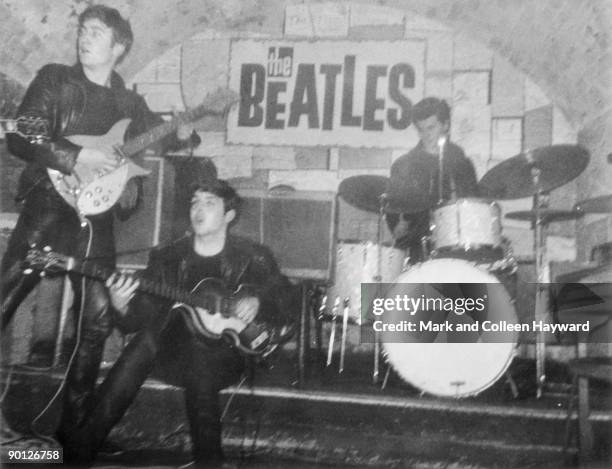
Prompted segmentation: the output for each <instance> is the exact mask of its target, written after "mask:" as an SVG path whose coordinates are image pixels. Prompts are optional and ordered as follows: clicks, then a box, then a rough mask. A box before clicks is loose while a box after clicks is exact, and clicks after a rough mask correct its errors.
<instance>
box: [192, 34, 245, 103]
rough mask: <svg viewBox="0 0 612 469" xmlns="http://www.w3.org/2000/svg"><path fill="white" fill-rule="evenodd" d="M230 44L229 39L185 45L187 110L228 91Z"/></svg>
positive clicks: (200, 39)
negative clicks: (221, 90)
mask: <svg viewBox="0 0 612 469" xmlns="http://www.w3.org/2000/svg"><path fill="white" fill-rule="evenodd" d="M229 44H230V41H229V39H202V38H199V39H191V40H188V41H186V42H185V43H184V44H183V49H182V54H183V58H182V77H181V80H182V81H181V86H182V87H183V94H184V96H185V100H186V101H187V102H186V104H187V107H194V106H197V105H198V104H200V103H201V102H202V100H203V99H204V97H205V96H206V94H207V93H210V92H211V91H214V90H216V89H218V88H225V87H227V78H228V63H229ZM236 91H237V90H236Z"/></svg>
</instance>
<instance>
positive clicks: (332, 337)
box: [325, 297, 340, 366]
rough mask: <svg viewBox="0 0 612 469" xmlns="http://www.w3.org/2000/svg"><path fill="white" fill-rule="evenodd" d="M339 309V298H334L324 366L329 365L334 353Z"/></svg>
mask: <svg viewBox="0 0 612 469" xmlns="http://www.w3.org/2000/svg"><path fill="white" fill-rule="evenodd" d="M339 307H340V298H338V297H336V301H334V307H333V308H332V325H331V332H330V334H329V346H328V347H327V362H326V364H325V366H329V365H331V362H332V354H333V353H334V340H335V339H336V317H337V315H338V308H339Z"/></svg>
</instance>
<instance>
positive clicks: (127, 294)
mask: <svg viewBox="0 0 612 469" xmlns="http://www.w3.org/2000/svg"><path fill="white" fill-rule="evenodd" d="M139 286H140V282H139V281H138V279H136V278H134V277H132V276H131V275H126V274H117V273H114V274H113V275H111V276H110V277H109V278H108V280H107V281H106V287H107V288H108V291H109V295H110V300H111V303H112V305H113V307H114V308H115V309H116V310H117V311H118V312H119V313H120V314H121V315H122V316H125V314H126V313H127V310H128V305H129V303H130V301H131V300H132V298H134V295H135V294H136V290H137V289H138V287H139ZM259 306H260V302H259V298H257V297H256V296H243V297H240V298H239V299H238V300H237V302H236V310H235V313H234V317H236V318H237V319H239V320H240V321H242V322H243V323H244V324H249V323H251V322H253V320H254V319H255V316H257V313H258V312H259Z"/></svg>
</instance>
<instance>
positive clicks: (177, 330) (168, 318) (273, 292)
mask: <svg viewBox="0 0 612 469" xmlns="http://www.w3.org/2000/svg"><path fill="white" fill-rule="evenodd" d="M192 194H193V195H192V198H191V207H190V212H189V216H190V220H191V232H192V233H191V235H189V236H186V237H182V238H180V239H179V240H178V241H176V242H174V243H173V244H170V245H168V246H165V247H162V248H158V249H155V250H154V251H152V253H151V256H150V259H149V265H148V267H147V269H146V270H145V272H144V274H143V278H142V279H141V280H140V281H138V280H135V279H134V278H132V277H127V276H124V275H120V276H116V275H113V276H112V277H110V278H109V279H108V281H107V285H108V287H109V290H110V295H111V301H112V304H113V306H114V308H115V309H116V310H117V312H118V316H120V317H122V325H123V328H124V330H127V331H130V330H134V329H139V332H138V333H137V334H136V335H135V336H134V337H133V338H132V340H131V341H130V342H129V344H128V345H127V347H126V348H125V349H124V351H123V353H122V354H121V356H120V357H119V359H118V360H117V362H116V363H115V365H114V366H113V368H112V369H111V370H110V372H109V374H108V376H107V377H106V379H105V381H104V382H103V384H102V385H101V386H100V389H99V390H98V393H97V396H98V398H97V399H96V405H95V406H94V407H93V408H92V411H91V414H90V415H89V416H88V418H87V419H86V421H85V422H84V425H82V426H81V428H80V432H79V433H78V434H76V435H74V438H73V439H72V440H71V441H68V442H66V443H67V444H65V445H64V457H66V455H67V454H69V455H70V456H72V457H73V459H79V460H80V461H86V460H91V459H92V458H94V457H95V454H96V449H97V448H99V446H100V445H101V444H102V442H103V441H104V439H105V438H106V435H108V433H109V432H110V430H111V428H112V427H113V425H115V424H116V423H117V422H118V421H119V419H120V418H121V417H122V415H123V414H124V412H125V411H126V409H127V408H128V407H129V405H130V403H131V402H132V401H133V399H134V398H135V397H136V394H137V393H138V390H139V388H140V386H141V385H142V383H143V382H144V380H145V379H146V377H147V376H148V375H149V373H150V372H151V371H152V370H153V369H154V368H155V369H156V370H157V371H158V372H159V373H161V378H162V379H164V380H166V381H169V382H171V383H172V384H175V385H179V386H182V387H184V388H185V394H184V395H185V407H186V413H187V417H188V420H189V429H190V435H191V442H192V445H193V456H194V459H195V462H194V465H193V467H197V468H200V467H217V465H222V461H223V452H222V449H221V415H220V409H219V391H220V390H221V389H223V388H224V387H227V386H229V385H230V384H232V383H235V382H237V381H238V379H239V377H240V374H241V373H242V372H243V371H244V366H245V363H244V358H243V357H242V356H241V355H240V353H239V352H238V351H237V349H236V348H235V347H234V346H233V344H228V343H227V342H226V341H224V340H222V339H216V340H214V339H210V338H207V337H205V336H204V335H200V334H198V333H196V332H195V330H194V328H193V326H192V323H191V319H190V316H185V315H183V314H179V313H178V311H180V310H181V309H178V310H176V309H175V310H174V311H173V312H171V308H172V306H173V303H172V301H171V300H166V299H163V298H162V297H160V296H153V295H150V294H146V293H143V292H142V291H140V290H138V287H139V286H140V283H144V280H146V281H147V282H149V284H150V283H152V282H153V283H156V284H164V285H168V286H173V287H178V288H180V289H183V290H192V289H194V287H195V288H196V289H198V288H199V285H201V284H200V282H201V281H202V280H203V279H207V280H205V281H204V282H208V281H210V280H211V279H219V280H221V281H222V282H223V284H224V285H225V287H226V288H227V291H228V292H233V291H237V292H238V293H240V291H241V289H242V288H245V289H247V293H246V294H244V295H240V296H239V297H238V298H239V299H237V300H236V303H235V311H234V313H233V315H232V317H236V318H238V319H239V320H240V321H241V322H242V323H244V324H249V323H251V322H252V321H253V320H254V319H256V321H257V322H259V321H265V323H266V325H267V326H269V332H270V334H271V337H272V338H273V339H274V335H275V334H277V337H278V334H280V331H281V330H282V329H283V327H286V328H287V327H288V329H291V325H292V314H291V313H294V312H295V311H296V308H297V307H299V297H298V298H296V295H295V289H293V288H292V286H291V284H290V283H289V281H288V280H287V278H286V277H285V276H283V275H282V274H281V273H280V271H279V269H278V266H277V264H276V262H275V260H274V258H273V257H272V254H271V252H270V251H269V250H268V249H267V248H266V247H264V246H262V245H259V244H255V243H252V242H250V241H247V240H245V239H243V238H237V237H235V236H232V235H230V234H228V227H229V225H230V223H231V222H232V221H233V220H234V219H235V217H236V216H237V210H238V205H239V202H240V199H239V198H238V196H237V194H236V192H235V191H234V189H233V188H232V187H231V186H230V185H229V184H228V183H227V182H225V181H223V180H213V181H210V180H203V181H202V182H200V183H198V184H197V185H195V186H194V187H192ZM143 279H144V280H143ZM137 290H138V291H137ZM202 293H203V294H204V296H206V295H209V294H211V293H209V290H207V289H206V288H204V289H203V291H202ZM230 296H231V295H230ZM237 296H238V295H237ZM204 314H207V313H204Z"/></svg>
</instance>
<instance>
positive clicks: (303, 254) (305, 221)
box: [231, 190, 336, 281]
mask: <svg viewBox="0 0 612 469" xmlns="http://www.w3.org/2000/svg"><path fill="white" fill-rule="evenodd" d="M240 196H241V197H242V199H243V205H242V207H241V210H240V216H239V218H238V220H237V222H236V223H235V225H234V226H232V228H231V230H232V233H234V234H237V235H239V236H244V237H246V238H250V239H252V240H254V241H257V242H259V243H262V244H265V245H266V246H268V247H269V248H270V249H271V250H272V252H273V253H274V256H275V258H276V260H277V262H278V263H279V265H280V268H281V270H282V272H283V273H284V274H285V275H287V276H289V277H292V278H301V279H313V280H325V281H327V280H329V279H330V277H331V272H332V261H333V256H332V253H333V251H334V242H335V228H336V223H335V219H336V198H335V194H334V193H332V192H314V191H312V192H311V191H288V192H267V191H256V190H243V191H240Z"/></svg>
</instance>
